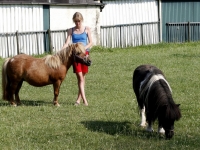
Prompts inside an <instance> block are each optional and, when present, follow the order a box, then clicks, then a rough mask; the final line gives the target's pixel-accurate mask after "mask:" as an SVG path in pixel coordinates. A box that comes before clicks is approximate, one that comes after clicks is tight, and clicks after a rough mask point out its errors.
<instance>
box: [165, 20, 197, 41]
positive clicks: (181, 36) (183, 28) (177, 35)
mask: <svg viewBox="0 0 200 150" xmlns="http://www.w3.org/2000/svg"><path fill="white" fill-rule="evenodd" d="M166 33H167V34H166V41H167V42H186V41H188V42H190V41H199V40H200V22H182V23H166Z"/></svg>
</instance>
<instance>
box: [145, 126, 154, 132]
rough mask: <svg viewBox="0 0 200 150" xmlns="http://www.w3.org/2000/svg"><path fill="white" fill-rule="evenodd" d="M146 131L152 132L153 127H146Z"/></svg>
mask: <svg viewBox="0 0 200 150" xmlns="http://www.w3.org/2000/svg"><path fill="white" fill-rule="evenodd" d="M146 131H147V132H154V130H153V128H151V127H147V128H146Z"/></svg>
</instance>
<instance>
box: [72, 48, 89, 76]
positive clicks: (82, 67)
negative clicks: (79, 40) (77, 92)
mask: <svg viewBox="0 0 200 150" xmlns="http://www.w3.org/2000/svg"><path fill="white" fill-rule="evenodd" d="M85 54H88V55H89V52H88V51H86V53H85ZM73 70H74V73H78V72H82V73H88V66H86V65H84V64H81V63H77V62H74V63H73Z"/></svg>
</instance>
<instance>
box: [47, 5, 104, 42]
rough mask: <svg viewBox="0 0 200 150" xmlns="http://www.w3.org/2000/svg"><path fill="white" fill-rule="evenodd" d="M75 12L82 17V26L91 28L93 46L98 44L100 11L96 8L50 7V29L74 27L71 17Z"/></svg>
mask: <svg viewBox="0 0 200 150" xmlns="http://www.w3.org/2000/svg"><path fill="white" fill-rule="evenodd" d="M77 11H78V12H80V13H82V15H83V18H84V22H83V24H84V25H85V26H89V27H90V28H91V32H92V39H93V45H96V44H99V43H100V41H99V40H100V22H99V20H100V16H99V15H100V9H99V7H96V6H50V29H51V30H62V29H69V28H71V27H74V23H73V21H72V17H73V14H74V13H75V12H77Z"/></svg>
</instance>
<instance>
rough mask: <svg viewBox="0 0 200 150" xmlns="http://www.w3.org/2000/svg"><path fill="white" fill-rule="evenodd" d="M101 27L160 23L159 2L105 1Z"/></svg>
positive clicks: (152, 0)
mask: <svg viewBox="0 0 200 150" xmlns="http://www.w3.org/2000/svg"><path fill="white" fill-rule="evenodd" d="M103 3H105V4H106V5H105V7H104V9H103V11H102V12H101V26H105V25H117V24H132V23H142V22H154V21H158V20H159V19H158V1H157V0H115V1H111V0H104V1H103Z"/></svg>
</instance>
